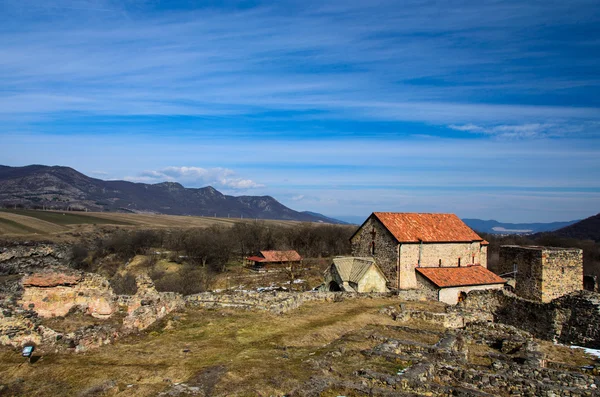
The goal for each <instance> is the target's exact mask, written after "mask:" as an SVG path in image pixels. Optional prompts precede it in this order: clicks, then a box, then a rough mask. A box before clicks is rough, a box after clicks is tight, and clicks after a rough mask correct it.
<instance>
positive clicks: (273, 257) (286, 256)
mask: <svg viewBox="0 0 600 397" xmlns="http://www.w3.org/2000/svg"><path fill="white" fill-rule="evenodd" d="M260 254H261V255H262V256H263V257H264V258H265V259H264V260H263V262H298V261H301V260H302V257H301V256H300V254H299V253H297V252H296V251H293V250H290V251H260Z"/></svg>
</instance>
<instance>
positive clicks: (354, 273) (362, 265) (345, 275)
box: [333, 256, 385, 284]
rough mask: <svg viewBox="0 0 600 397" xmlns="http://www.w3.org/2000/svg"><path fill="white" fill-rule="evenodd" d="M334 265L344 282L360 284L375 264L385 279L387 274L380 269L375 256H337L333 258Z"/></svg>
mask: <svg viewBox="0 0 600 397" xmlns="http://www.w3.org/2000/svg"><path fill="white" fill-rule="evenodd" d="M333 266H334V267H335V270H336V271H337V273H338V274H339V276H340V278H341V279H342V281H343V282H352V283H356V284H358V282H359V281H360V280H361V279H362V278H363V276H364V275H365V273H367V271H368V270H369V269H370V268H371V266H375V268H376V269H377V270H378V271H379V273H380V274H381V276H382V277H383V278H384V279H385V275H384V274H383V272H382V271H381V269H379V267H378V266H377V264H376V263H375V260H374V259H373V258H358V257H353V256H343V257H336V258H333Z"/></svg>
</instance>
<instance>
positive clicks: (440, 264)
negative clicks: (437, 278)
mask: <svg viewBox="0 0 600 397" xmlns="http://www.w3.org/2000/svg"><path fill="white" fill-rule="evenodd" d="M439 266H440V267H442V260H441V259H440V263H439Z"/></svg>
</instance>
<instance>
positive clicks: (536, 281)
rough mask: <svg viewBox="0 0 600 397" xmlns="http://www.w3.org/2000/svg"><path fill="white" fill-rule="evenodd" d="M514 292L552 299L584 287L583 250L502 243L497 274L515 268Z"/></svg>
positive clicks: (545, 299)
mask: <svg viewBox="0 0 600 397" xmlns="http://www.w3.org/2000/svg"><path fill="white" fill-rule="evenodd" d="M515 265H516V269H517V273H516V276H515V281H516V285H515V293H516V294H517V295H519V296H521V297H523V298H525V299H531V300H535V301H540V302H550V301H551V300H552V299H555V298H558V297H560V296H563V295H566V294H569V293H571V292H574V291H579V290H581V289H582V288H583V252H582V250H580V249H565V248H546V247H520V246H502V247H501V248H500V260H499V264H498V266H496V267H495V268H494V269H491V270H492V271H494V272H495V273H496V274H500V275H503V274H507V273H510V272H512V271H513V269H514V268H515Z"/></svg>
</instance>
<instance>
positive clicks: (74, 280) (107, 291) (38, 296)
mask: <svg viewBox="0 0 600 397" xmlns="http://www.w3.org/2000/svg"><path fill="white" fill-rule="evenodd" d="M115 299H116V296H115V294H114V293H113V291H112V289H111V288H110V284H109V283H108V281H107V280H106V279H105V278H104V277H101V276H99V275H97V274H93V273H85V274H75V273H71V274H65V273H36V274H33V275H31V276H26V277H24V278H23V295H22V296H21V300H20V301H19V304H21V305H22V306H23V307H25V308H29V309H32V310H35V312H36V313H37V314H38V315H39V316H40V317H55V316H65V315H66V314H67V313H68V312H69V311H70V310H71V309H72V308H73V307H78V308H80V309H81V310H83V311H85V312H86V313H87V314H90V315H92V316H93V317H97V318H108V317H110V316H111V315H112V314H113V313H114V312H115V310H116V309H117V307H116V303H115Z"/></svg>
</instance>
